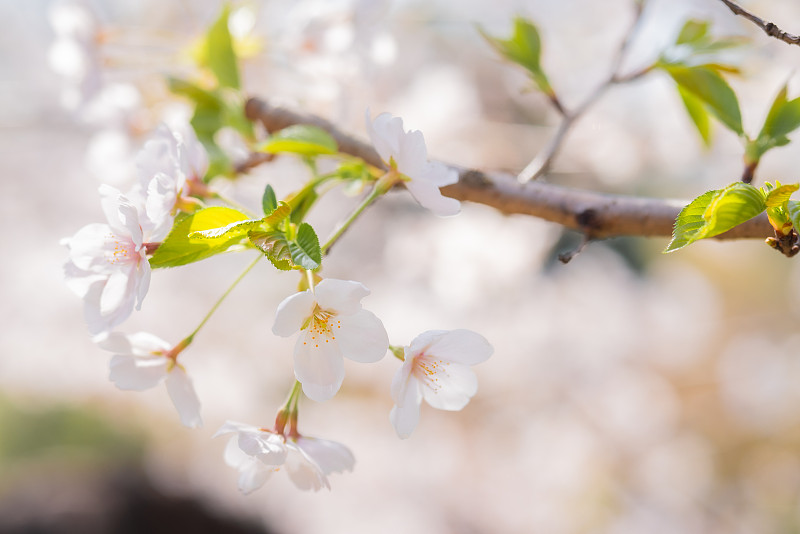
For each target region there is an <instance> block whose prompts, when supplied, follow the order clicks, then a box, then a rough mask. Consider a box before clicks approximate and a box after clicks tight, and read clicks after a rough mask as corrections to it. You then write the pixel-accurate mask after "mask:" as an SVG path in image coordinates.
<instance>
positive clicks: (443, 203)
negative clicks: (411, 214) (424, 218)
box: [404, 180, 461, 217]
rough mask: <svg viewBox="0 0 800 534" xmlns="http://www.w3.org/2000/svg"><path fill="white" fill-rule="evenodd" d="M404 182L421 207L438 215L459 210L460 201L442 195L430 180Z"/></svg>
mask: <svg viewBox="0 0 800 534" xmlns="http://www.w3.org/2000/svg"><path fill="white" fill-rule="evenodd" d="M404 183H405V186H406V189H408V191H409V192H410V193H411V194H412V195H413V196H414V198H415V199H416V200H417V202H419V203H420V205H421V206H422V207H423V208H427V209H429V210H431V211H432V212H433V213H434V214H436V215H438V216H440V217H449V216H451V215H457V214H458V212H460V211H461V203H460V202H459V201H458V200H456V199H454V198H450V197H445V196H442V193H441V191H439V188H438V187H436V186H435V185H433V184H432V183H430V182H425V181H422V180H411V181H409V182H404Z"/></svg>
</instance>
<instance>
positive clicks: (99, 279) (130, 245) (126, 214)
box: [62, 185, 150, 335]
mask: <svg viewBox="0 0 800 534" xmlns="http://www.w3.org/2000/svg"><path fill="white" fill-rule="evenodd" d="M100 194H101V196H102V199H101V204H102V207H103V211H104V212H105V215H106V219H107V220H108V224H99V223H96V224H89V225H87V226H84V227H83V228H81V229H80V230H78V232H77V233H76V234H75V235H74V236H72V237H71V238H67V239H64V240H63V241H62V243H63V244H65V245H67V246H68V247H69V261H68V262H67V263H66V265H65V266H64V272H65V277H66V282H67V285H68V286H69V288H70V289H71V290H72V291H73V292H75V293H76V294H77V295H78V296H79V297H81V298H82V299H83V302H84V315H85V317H86V322H87V324H88V327H89V332H90V333H91V334H92V335H97V334H101V333H104V332H109V331H110V330H111V329H112V328H114V327H115V326H117V325H119V324H121V323H122V322H123V321H125V319H127V318H128V316H129V315H130V314H131V312H132V311H133V308H134V306H135V307H136V309H137V310H138V309H139V308H140V307H141V304H142V299H143V298H144V296H145V294H146V293H147V289H148V287H149V285H150V264H149V263H148V261H147V251H146V247H145V243H144V235H143V233H142V227H141V225H140V224H139V214H138V212H137V210H136V207H135V206H134V205H133V204H132V203H131V202H130V200H128V198H127V197H125V196H124V195H122V194H121V193H120V192H119V191H118V190H116V189H114V188H113V187H111V186H108V185H103V186H101V187H100Z"/></svg>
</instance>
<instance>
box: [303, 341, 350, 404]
mask: <svg viewBox="0 0 800 534" xmlns="http://www.w3.org/2000/svg"><path fill="white" fill-rule="evenodd" d="M325 341H326V340H325V339H320V338H319V337H317V339H311V335H310V334H309V333H308V332H306V333H305V334H304V335H303V336H300V338H299V339H298V340H297V345H295V349H294V375H295V377H296V378H297V380H299V381H300V383H301V384H303V393H305V394H306V396H307V397H308V398H309V399H311V400H315V401H317V402H322V401H326V400H328V399H330V398H331V397H333V396H334V395H336V392H337V391H339V388H340V387H341V386H342V381H343V380H344V361H343V360H342V353H341V351H340V350H339V347H338V345H337V342H336V341H335V340H327V341H328V343H325Z"/></svg>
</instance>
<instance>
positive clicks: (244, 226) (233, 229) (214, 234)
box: [189, 219, 261, 239]
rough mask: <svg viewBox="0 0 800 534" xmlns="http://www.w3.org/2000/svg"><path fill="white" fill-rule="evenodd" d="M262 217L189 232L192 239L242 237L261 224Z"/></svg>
mask: <svg viewBox="0 0 800 534" xmlns="http://www.w3.org/2000/svg"><path fill="white" fill-rule="evenodd" d="M260 224H261V219H248V220H246V221H238V222H232V223H230V224H226V225H225V226H221V227H219V228H211V229H209V230H197V231H194V232H192V233H190V234H189V238H190V239H219V238H221V237H222V238H225V239H233V238H234V237H242V236H244V235H246V234H247V232H249V231H250V230H251V229H252V228H255V227H256V226H259V225H260Z"/></svg>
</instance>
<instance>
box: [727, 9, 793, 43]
mask: <svg viewBox="0 0 800 534" xmlns="http://www.w3.org/2000/svg"><path fill="white" fill-rule="evenodd" d="M720 1H721V2H722V3H723V4H725V5H726V6H728V9H730V10H731V11H733V14H734V15H740V16H742V17H744V18H746V19H747V20H749V21H750V22H752V23H753V24H755V25H756V26H758V27H759V28H761V29H762V30H764V33H766V34H767V35H769V36H770V37H774V38H776V39H778V40H779V41H783V42H784V43H786V44H793V45H800V36H797V35H792V34H791V33H786V32H785V31H783V30H781V29H780V28H778V27H777V26H776V25H775V24H773V23H772V22H766V21H764V20H762V19H760V18H759V17H757V16H755V15H753V14H752V13H750V12H749V11H747V10H745V9H743V8H741V7H740V6H738V5H737V4H735V3H734V2H731V0H720Z"/></svg>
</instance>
